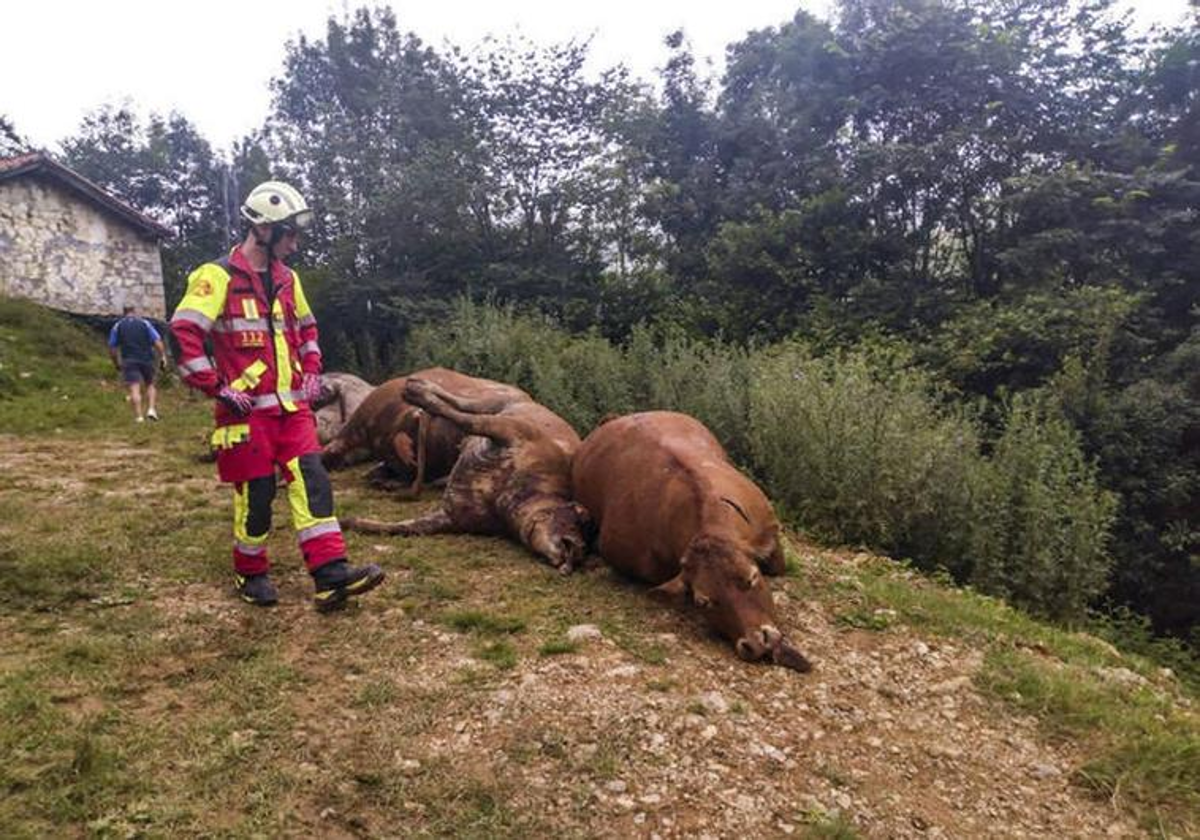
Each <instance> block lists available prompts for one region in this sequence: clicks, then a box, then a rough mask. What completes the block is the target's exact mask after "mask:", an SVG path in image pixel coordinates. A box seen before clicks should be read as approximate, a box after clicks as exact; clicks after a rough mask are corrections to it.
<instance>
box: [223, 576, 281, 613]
mask: <svg viewBox="0 0 1200 840" xmlns="http://www.w3.org/2000/svg"><path fill="white" fill-rule="evenodd" d="M234 580H235V581H236V582H237V592H238V595H240V596H241V597H242V600H243V601H245V602H246V603H247V604H253V605H254V606H256V607H271V606H274V605H275V604H276V603H278V602H279V590H277V589H276V588H275V584H273V583H271V579H270V578H269V577H267V573H266V572H263V573H262V574H261V575H238V574H235V575H234Z"/></svg>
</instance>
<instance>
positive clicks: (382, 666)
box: [0, 300, 1200, 836]
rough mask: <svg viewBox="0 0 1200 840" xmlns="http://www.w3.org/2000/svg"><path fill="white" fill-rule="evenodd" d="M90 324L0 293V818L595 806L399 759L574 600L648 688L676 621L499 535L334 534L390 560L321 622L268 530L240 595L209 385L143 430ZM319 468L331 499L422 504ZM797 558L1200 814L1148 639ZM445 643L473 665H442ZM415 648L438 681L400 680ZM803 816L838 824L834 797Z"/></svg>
mask: <svg viewBox="0 0 1200 840" xmlns="http://www.w3.org/2000/svg"><path fill="white" fill-rule="evenodd" d="M98 345H99V339H98V338H97V337H96V336H93V335H89V334H87V333H85V332H81V331H79V330H76V329H73V328H70V327H68V326H64V325H63V324H62V323H61V322H60V321H59V320H58V319H57V318H54V317H51V316H48V315H47V314H46V313H45V312H44V311H43V310H40V309H38V308H36V307H31V306H27V305H25V304H20V303H15V302H12V301H3V300H0V364H2V365H3V367H0V383H3V385H4V388H5V393H4V396H3V398H0V429H3V430H4V435H3V437H2V438H0V443H3V445H4V446H5V452H4V454H3V455H2V456H0V463H3V465H4V469H3V470H0V580H2V581H3V587H2V588H0V633H2V634H3V636H4V638H5V641H6V643H5V645H4V646H3V648H0V834H3V835H4V836H46V835H56V834H63V833H74V832H78V831H81V830H86V831H90V832H93V833H96V834H99V835H102V836H105V835H113V836H116V835H122V836H129V835H131V834H137V833H138V832H149V833H152V834H174V833H186V834H206V835H207V834H213V833H216V834H222V833H229V834H238V835H240V834H246V833H254V832H267V833H277V832H281V831H290V832H301V833H305V832H320V833H333V834H339V833H340V834H347V835H348V834H354V833H359V832H362V831H368V832H370V831H379V830H381V829H383V828H384V827H386V830H387V831H389V832H393V833H401V834H404V833H415V834H429V835H447V834H452V835H474V836H497V835H530V834H542V833H548V832H550V831H551V830H555V831H557V832H558V833H562V832H564V831H565V832H566V833H568V834H588V833H594V832H595V831H596V830H597V824H596V823H595V822H589V821H588V820H589V819H590V817H589V816H588V811H587V807H588V806H587V805H586V804H585V801H584V797H583V795H582V794H580V793H579V791H578V789H577V788H574V787H571V786H570V785H566V786H565V787H564V790H565V791H566V793H565V794H564V796H565V797H566V799H567V800H569V801H568V802H567V804H566V805H565V806H564V807H566V808H568V809H570V808H577V809H578V811H577V812H570V813H577V814H578V821H577V822H568V823H567V824H566V825H565V826H564V825H563V823H562V819H561V818H560V819H559V820H558V821H557V822H556V824H555V825H554V826H550V825H548V824H547V823H546V819H547V818H546V817H544V816H543V815H542V814H540V813H539V811H538V810H537V809H531V808H526V807H522V806H521V804H520V803H521V802H522V801H524V800H523V799H522V797H523V796H524V795H525V792H524V791H523V790H522V789H520V786H519V785H517V784H516V782H514V781H513V780H512V779H510V778H507V777H506V776H505V775H504V774H498V773H496V772H494V770H493V769H492V768H489V767H487V766H482V765H481V766H479V767H473V766H472V767H464V766H461V765H457V764H455V763H454V762H452V761H450V760H448V759H439V758H438V757H437V754H436V751H435V752H434V754H433V756H432V757H426V758H425V759H424V760H423V761H421V762H416V761H410V760H409V759H408V758H406V757H405V756H410V755H413V754H415V753H414V752H413V751H414V749H415V747H414V744H416V743H418V742H420V740H421V739H422V738H427V736H428V733H429V731H431V730H435V729H437V728H438V727H439V725H440V721H442V720H444V718H445V716H446V715H450V714H458V715H465V716H473V715H477V714H478V713H479V710H480V706H479V704H480V703H481V702H482V698H484V697H485V696H490V694H491V692H494V691H495V690H496V689H497V687H498V686H502V685H506V684H507V682H506V680H507V679H508V675H510V674H512V673H516V672H519V671H520V669H522V668H524V667H525V666H526V665H531V664H536V663H539V662H544V661H546V660H548V659H551V658H553V657H556V656H564V657H565V658H567V659H570V658H571V657H572V656H573V655H574V653H575V651H576V650H577V648H576V646H575V645H574V644H572V643H570V642H568V641H567V640H566V639H565V635H564V634H565V631H566V629H567V628H568V627H570V626H572V625H574V624H579V623H594V624H598V625H600V627H601V628H602V629H603V630H604V633H605V635H606V637H607V638H609V639H612V640H613V641H615V642H616V645H617V647H618V648H619V649H620V650H621V651H623V654H624V655H626V656H628V657H632V658H633V659H634V660H635V661H637V662H640V663H643V664H644V666H645V667H646V668H648V669H651V670H652V672H653V673H654V674H655V675H656V676H654V677H653V679H651V680H650V682H649V683H648V684H647V690H649V691H651V692H663V693H667V694H669V693H670V692H671V691H672V690H673V687H674V686H675V683H676V681H677V680H679V679H681V677H680V676H679V673H678V672H677V670H676V669H675V668H673V667H672V666H671V665H670V664H669V660H668V653H667V651H665V650H664V648H663V647H662V642H661V635H662V634H661V633H660V632H655V631H661V630H663V629H667V628H670V627H673V626H674V625H673V624H672V623H671V622H670V621H662V620H658V619H656V618H653V617H651V616H650V615H649V613H648V612H647V610H648V609H650V608H649V607H648V606H647V602H646V600H645V599H644V598H642V597H641V596H640V595H634V594H632V593H631V591H630V589H629V588H628V587H624V588H623V587H621V586H619V585H614V582H613V581H612V580H611V579H610V578H608V577H606V576H602V575H596V574H591V575H581V576H576V577H575V578H572V579H570V581H569V583H564V582H563V581H562V580H560V579H558V578H557V577H556V576H554V575H552V574H548V573H545V570H543V569H539V568H536V567H533V566H531V565H530V563H529V561H528V559H527V558H526V557H525V556H524V555H523V554H522V552H520V551H519V550H518V549H516V548H514V547H512V546H510V545H508V544H506V543H504V542H502V541H499V540H491V539H482V538H466V537H464V538H443V539H434V540H425V541H407V542H406V541H394V542H387V543H386V544H383V543H379V542H378V541H372V540H369V539H367V538H364V537H357V536H355V537H352V539H351V547H352V550H353V551H354V552H355V554H356V556H359V557H362V556H366V555H371V556H373V557H377V558H379V560H380V561H381V562H383V563H384V564H385V565H386V566H387V567H388V568H389V570H390V571H391V572H392V575H393V580H392V583H391V584H390V585H389V586H388V587H386V588H384V589H382V590H380V592H378V593H376V594H375V595H374V596H373V600H372V602H371V607H370V609H363V610H361V611H354V612H351V613H349V614H346V615H339V616H334V617H333V618H332V619H331V620H327V621H320V620H317V619H316V618H315V617H314V616H313V615H312V613H311V611H310V610H308V608H307V606H306V605H305V599H306V597H307V594H308V583H307V580H306V579H305V576H304V575H303V573H302V572H301V571H299V570H298V567H299V562H298V557H297V554H296V551H295V549H294V547H293V545H292V542H291V540H290V539H289V538H288V536H287V535H286V534H281V535H277V536H276V538H274V539H273V541H272V550H273V551H275V553H276V564H277V569H278V573H277V577H278V578H279V582H280V584H281V589H282V594H283V599H284V603H285V606H282V607H281V608H280V609H278V610H276V611H267V612H263V611H257V612H254V611H247V610H244V609H242V608H240V606H239V605H237V604H236V603H235V602H233V601H232V599H231V598H229V596H228V593H227V591H226V590H225V589H224V581H225V580H226V576H227V571H226V563H227V558H226V555H225V529H226V524H225V522H226V517H227V500H226V499H225V491H224V490H223V489H222V488H220V487H219V486H218V485H217V484H216V483H215V481H214V480H213V479H212V477H211V475H212V472H211V466H210V465H206V464H198V463H196V461H195V456H196V454H197V453H198V452H199V451H200V450H201V441H202V438H203V435H204V432H205V429H206V427H207V406H206V405H205V404H204V403H203V402H201V401H198V400H194V399H192V398H190V397H189V396H188V395H186V394H184V393H183V392H182V389H179V388H174V389H170V388H168V389H167V391H166V393H165V395H164V408H163V414H164V416H165V418H166V420H165V421H164V423H162V424H159V425H146V426H144V427H134V425H133V424H132V423H131V422H130V418H129V413H128V408H127V406H126V405H125V404H124V403H123V402H122V400H121V391H120V388H119V387H118V386H117V385H116V383H115V382H114V377H113V376H112V375H111V373H109V370H108V369H107V368H106V365H107V360H106V359H105V358H103V356H102V355H100V354H98V353H97V347H98ZM338 484H339V494H340V496H339V499H340V503H341V507H342V510H343V511H344V512H369V513H371V514H372V515H379V516H385V517H392V516H395V515H397V514H401V513H404V514H409V513H411V512H412V511H413V510H415V509H417V508H418V507H420V506H421V505H412V504H409V505H402V504H399V503H396V502H394V501H391V500H388V499H384V498H381V497H379V496H378V495H377V494H374V493H372V492H370V491H369V489H368V488H366V487H365V485H363V484H362V483H361V482H359V481H357V480H354V479H352V478H348V477H339V482H338ZM422 504H423V505H424V507H428V505H429V499H426V500H425V502H424V503H422ZM276 509H277V515H279V517H278V518H279V519H284V518H285V517H284V516H283V515H281V514H282V505H280V504H278V503H277V506H276ZM276 527H277V528H280V529H282V530H286V527H287V526H286V522H277V523H276ZM792 561H793V564H794V573H793V574H792V575H791V576H790V577H789V578H788V579H787V580H785V581H783V582H782V583H781V584H780V585H779V586H777V591H782V592H786V593H788V594H789V595H791V596H792V598H793V601H795V602H796V603H798V602H799V599H800V598H804V599H806V601H808V602H814V603H816V604H817V605H819V606H820V607H821V608H822V609H824V610H826V611H827V612H829V613H830V614H832V615H834V616H836V617H837V619H838V622H840V624H841V625H842V626H843V627H844V628H845V630H846V632H847V633H858V634H861V633H863V632H868V633H873V634H879V635H880V636H881V637H884V638H886V637H887V636H888V635H889V634H900V633H908V632H916V633H919V634H921V635H923V636H924V637H926V638H930V639H936V638H945V639H952V640H955V641H956V642H959V643H967V644H969V645H972V646H974V647H976V648H978V649H979V650H980V651H982V652H983V665H982V666H981V667H980V668H979V669H978V670H977V672H975V673H974V675H973V679H974V682H975V685H976V687H977V689H978V690H979V691H980V692H982V693H983V694H985V695H987V696H989V697H991V698H993V700H992V702H994V703H995V708H996V714H997V715H1000V714H1009V713H1020V714H1029V715H1033V716H1036V718H1037V719H1038V720H1039V721H1040V722H1041V725H1042V728H1043V733H1044V737H1046V738H1048V739H1050V740H1054V739H1063V740H1066V741H1070V742H1071V743H1072V744H1073V745H1074V746H1076V747H1077V748H1078V750H1079V751H1080V752H1081V753H1082V755H1083V756H1084V760H1083V761H1082V762H1081V763H1080V764H1079V765H1078V768H1077V770H1076V774H1075V781H1076V783H1077V784H1078V785H1080V786H1083V787H1086V788H1088V789H1090V790H1094V791H1096V792H1098V793H1099V794H1100V795H1101V796H1102V797H1105V798H1111V799H1112V800H1113V801H1114V802H1115V803H1116V805H1117V806H1118V807H1119V808H1121V809H1124V810H1125V811H1126V812H1128V813H1131V814H1133V815H1135V816H1136V817H1137V818H1138V819H1139V820H1140V821H1141V823H1142V825H1143V826H1145V827H1147V828H1148V829H1149V830H1151V831H1153V832H1156V833H1163V834H1171V833H1176V834H1179V833H1183V834H1186V833H1189V832H1194V831H1196V830H1198V828H1200V822H1198V814H1200V793H1198V791H1200V727H1198V725H1197V721H1196V717H1195V714H1194V712H1193V711H1192V703H1193V701H1194V697H1193V696H1192V695H1190V694H1189V693H1188V692H1187V691H1186V690H1185V689H1183V688H1182V687H1181V686H1180V685H1179V684H1178V683H1177V682H1176V681H1175V680H1173V679H1171V678H1170V677H1169V675H1165V674H1163V673H1162V672H1161V670H1160V669H1158V668H1157V667H1156V666H1154V665H1153V664H1152V663H1149V662H1146V661H1144V660H1142V659H1140V658H1138V657H1134V656H1129V655H1122V654H1120V653H1119V652H1118V651H1116V650H1115V649H1113V648H1111V646H1109V645H1107V644H1105V643H1103V642H1100V641H1098V640H1096V639H1094V638H1091V637H1088V636H1085V635H1082V634H1074V633H1069V632H1065V631H1061V630H1057V629H1054V628H1051V627H1048V626H1046V625H1043V624H1040V623H1038V622H1035V621H1033V620H1031V619H1028V618H1026V617H1024V616H1022V615H1021V614H1019V613H1016V612H1015V611H1013V610H1011V609H1008V608H1007V607H1005V606H1004V605H1002V604H1000V603H998V602H996V601H994V600H992V599H988V598H983V597H979V596H977V595H974V594H971V593H968V592H960V591H953V590H950V589H947V588H945V587H943V586H942V585H940V584H938V583H935V582H932V581H929V580H927V579H924V578H920V577H918V576H915V575H913V574H912V573H910V572H908V571H907V570H905V569H903V568H900V567H898V566H896V565H895V564H892V563H889V562H886V561H882V560H879V559H877V558H871V557H869V556H866V555H851V554H845V553H842V554H837V553H827V552H822V551H819V550H816V549H801V551H800V553H797V554H795V555H794V556H793V558H792ZM680 632H687V631H686V630H684V631H680ZM447 647H453V648H455V649H457V648H460V647H461V648H465V653H466V655H467V656H468V658H469V661H470V662H471V663H473V664H468V665H462V663H456V662H449V663H443V662H441V661H440V659H441V658H444V657H445V655H446V649H447ZM431 663H437V664H436V665H435V664H431ZM430 667H435V668H439V669H440V670H437V671H436V673H437V674H439V675H441V677H440V678H438V679H432V678H431V679H427V680H424V679H413V680H404V679H400V678H399V677H398V676H393V675H401V674H410V675H411V674H419V673H423V672H424V669H426V668H430ZM514 669H516V670H514ZM735 711H736V710H735ZM351 733H353V734H351ZM451 737H453V736H451ZM505 737H506V738H507V739H508V740H507V741H506V742H505V743H504V745H503V748H504V751H505V754H506V755H509V756H510V757H511V760H512V761H513V762H516V763H517V764H521V763H522V762H526V763H528V762H531V761H535V760H545V761H549V760H553V761H557V762H559V763H560V764H562V766H563V769H564V774H565V775H569V776H571V777H574V778H575V779H576V780H578V779H584V780H588V779H591V780H597V781H601V782H602V781H603V780H605V779H611V778H612V777H613V776H614V774H615V772H616V769H617V767H618V766H619V765H620V763H621V762H622V761H624V760H625V758H624V757H623V754H622V753H621V752H620V749H621V745H620V743H619V739H618V740H614V741H613V742H612V743H609V742H608V741H604V740H603V739H602V743H601V745H600V747H599V748H598V749H597V750H596V751H595V753H594V754H590V755H589V756H587V757H586V758H583V759H576V758H574V757H572V756H571V755H559V752H561V748H560V747H556V746H555V742H554V741H553V739H551V738H550V737H549V735H547V734H546V733H536V734H533V733H522V732H520V731H517V732H513V733H509V734H507V735H506V736H505ZM556 766H557V765H556ZM567 771H569V773H568V772H567ZM571 797H574V799H571ZM572 802H575V803H576V804H574V805H572V804H571V803H572ZM364 815H369V816H364ZM797 821H799V822H806V823H808V827H807V830H808V832H809V833H810V834H811V835H812V836H852V835H853V829H852V827H851V822H850V821H849V820H848V819H847V818H846V815H844V814H842V815H839V814H833V815H825V814H821V813H813V812H811V811H810V812H806V813H804V814H799V815H797Z"/></svg>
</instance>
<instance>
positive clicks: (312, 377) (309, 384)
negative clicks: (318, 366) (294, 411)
mask: <svg viewBox="0 0 1200 840" xmlns="http://www.w3.org/2000/svg"><path fill="white" fill-rule="evenodd" d="M300 392H301V393H303V394H304V401H305V402H307V403H314V402H316V401H317V400H318V399H320V397H321V375H320V374H318V373H306V374H304V379H303V381H302V383H301V385H300Z"/></svg>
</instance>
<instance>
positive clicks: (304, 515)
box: [287, 458, 338, 531]
mask: <svg viewBox="0 0 1200 840" xmlns="http://www.w3.org/2000/svg"><path fill="white" fill-rule="evenodd" d="M287 472H288V473H290V474H291V476H292V480H291V481H289V482H288V486H287V494H288V505H289V506H290V507H291V509H292V527H293V528H295V529H296V530H297V531H305V530H307V529H309V528H314V527H316V526H318V525H327V526H332V528H331V530H334V529H338V521H337V517H336V516H314V515H313V512H312V508H310V507H309V506H308V488H307V487H305V486H304V473H302V472H300V459H299V458H293V459H292V460H290V461H288V462H287Z"/></svg>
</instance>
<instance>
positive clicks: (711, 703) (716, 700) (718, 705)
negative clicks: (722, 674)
mask: <svg viewBox="0 0 1200 840" xmlns="http://www.w3.org/2000/svg"><path fill="white" fill-rule="evenodd" d="M696 702H698V703H699V704H700V705H701V706H703V707H704V708H706V709H708V711H710V712H714V713H716V714H719V715H723V714H725V713H726V712H728V711H729V701H728V700H726V699H725V698H724V697H723V696H722V695H721V693H720V692H719V691H706V692H705V693H704V694H701V695H700V696H699V697H697V698H696Z"/></svg>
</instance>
